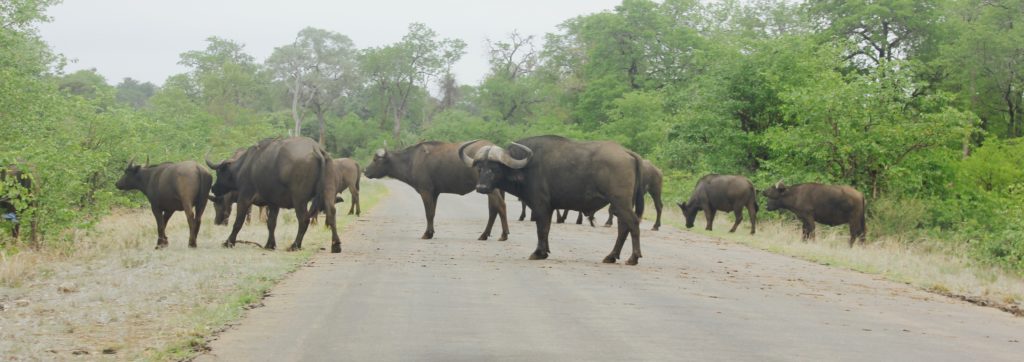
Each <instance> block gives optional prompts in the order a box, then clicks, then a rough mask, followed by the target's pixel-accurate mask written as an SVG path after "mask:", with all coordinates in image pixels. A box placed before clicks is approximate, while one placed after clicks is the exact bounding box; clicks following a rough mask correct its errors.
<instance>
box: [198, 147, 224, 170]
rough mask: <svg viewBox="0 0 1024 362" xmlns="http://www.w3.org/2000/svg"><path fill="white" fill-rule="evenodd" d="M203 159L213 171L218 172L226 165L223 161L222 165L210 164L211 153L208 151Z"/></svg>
mask: <svg viewBox="0 0 1024 362" xmlns="http://www.w3.org/2000/svg"><path fill="white" fill-rule="evenodd" d="M203 159H204V160H206V167H209V168H210V169H212V170H216V169H218V168H220V165H223V164H224V162H223V161H221V163H213V162H210V151H206V154H205V155H203Z"/></svg>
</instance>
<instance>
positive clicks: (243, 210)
mask: <svg viewBox="0 0 1024 362" xmlns="http://www.w3.org/2000/svg"><path fill="white" fill-rule="evenodd" d="M251 207H252V201H250V200H248V198H239V199H238V202H237V203H236V204H235V224H234V225H232V226H231V235H228V239H227V240H225V241H224V247H225V248H233V247H234V246H235V240H236V238H238V232H239V231H241V230H242V225H243V224H245V222H246V219H248V216H249V209H250V208H251ZM243 215H244V216H245V217H243Z"/></svg>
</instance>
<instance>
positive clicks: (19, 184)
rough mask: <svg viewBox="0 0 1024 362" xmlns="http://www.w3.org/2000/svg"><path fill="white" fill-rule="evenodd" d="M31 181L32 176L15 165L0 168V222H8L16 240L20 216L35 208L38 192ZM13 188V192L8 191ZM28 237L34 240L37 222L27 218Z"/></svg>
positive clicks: (19, 228)
mask: <svg viewBox="0 0 1024 362" xmlns="http://www.w3.org/2000/svg"><path fill="white" fill-rule="evenodd" d="M35 186H36V184H35V182H33V181H32V175H30V174H29V173H26V172H23V171H22V169H21V168H19V167H18V166H17V165H9V166H7V167H0V220H7V221H10V222H11V223H12V224H13V226H12V227H11V237H13V238H15V239H17V238H19V237H20V236H21V220H20V218H21V215H20V214H23V213H24V212H25V210H26V209H30V208H35V200H36V194H38V190H37V189H36V188H35ZM9 187H13V188H15V189H14V190H10V189H8V188H9ZM29 219H30V220H31V221H29V227H30V235H29V239H30V240H32V241H35V240H36V232H37V229H38V228H37V222H36V218H35V217H29Z"/></svg>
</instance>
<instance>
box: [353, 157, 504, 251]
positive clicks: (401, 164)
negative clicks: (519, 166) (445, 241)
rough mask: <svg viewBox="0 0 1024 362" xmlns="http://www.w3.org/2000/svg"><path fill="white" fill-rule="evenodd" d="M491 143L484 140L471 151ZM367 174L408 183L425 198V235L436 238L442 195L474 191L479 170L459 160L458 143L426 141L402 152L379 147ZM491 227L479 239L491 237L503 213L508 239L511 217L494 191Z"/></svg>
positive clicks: (490, 204)
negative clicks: (437, 216)
mask: <svg viewBox="0 0 1024 362" xmlns="http://www.w3.org/2000/svg"><path fill="white" fill-rule="evenodd" d="M487 145H490V143H483V142H481V143H480V144H478V145H476V146H474V147H472V148H471V150H476V149H478V148H481V147H484V146H487ZM365 173H366V177H369V178H373V179H376V178H382V177H385V176H388V177H391V178H394V179H398V180H399V181H402V182H405V183H406V184H408V185H409V186H412V188H413V189H416V192H417V193H419V194H420V198H421V199H423V209H424V211H425V212H426V214H427V231H425V232H424V233H423V236H422V237H421V238H423V239H430V238H433V237H434V209H435V208H436V207H437V197H438V196H439V195H440V194H456V195H465V194H468V193H470V192H473V187H474V186H476V183H477V173H476V171H474V170H473V169H472V168H470V167H466V164H464V163H462V161H461V160H460V159H459V154H458V145H457V144H454V143H444V142H433V141H432V142H422V143H419V144H416V145H414V146H411V147H409V148H406V149H404V150H401V151H395V152H388V151H387V150H384V149H379V150H377V153H376V154H375V155H374V156H373V162H372V163H370V166H367V167H366V172H365ZM487 210H488V217H487V227H486V228H484V232H483V233H482V234H480V238H479V240H487V238H488V237H489V236H490V235H491V228H492V227H493V226H494V219H495V217H496V216H501V238H499V239H498V240H508V219H507V218H506V216H505V199H504V197H503V196H502V194H501V192H500V191H498V190H494V192H489V193H488V198H487Z"/></svg>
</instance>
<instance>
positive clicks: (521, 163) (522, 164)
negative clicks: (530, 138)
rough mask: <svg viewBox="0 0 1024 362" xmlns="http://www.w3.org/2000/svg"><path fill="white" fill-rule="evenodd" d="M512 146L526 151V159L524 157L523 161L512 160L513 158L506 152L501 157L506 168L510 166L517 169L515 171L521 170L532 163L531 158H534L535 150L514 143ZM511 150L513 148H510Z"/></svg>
mask: <svg viewBox="0 0 1024 362" xmlns="http://www.w3.org/2000/svg"><path fill="white" fill-rule="evenodd" d="M512 145H513V146H517V147H519V148H520V149H522V150H523V151H526V157H523V158H522V159H518V160H517V159H514V158H512V156H511V155H509V154H508V153H507V152H504V153H502V155H501V158H502V163H504V164H505V166H508V167H510V168H515V169H520V168H523V167H526V164H527V163H530V158H531V157H533V150H531V149H530V148H529V147H526V146H523V145H521V144H518V143H515V142H512ZM509 148H511V147H509Z"/></svg>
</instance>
